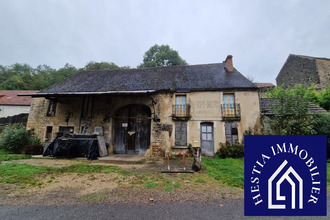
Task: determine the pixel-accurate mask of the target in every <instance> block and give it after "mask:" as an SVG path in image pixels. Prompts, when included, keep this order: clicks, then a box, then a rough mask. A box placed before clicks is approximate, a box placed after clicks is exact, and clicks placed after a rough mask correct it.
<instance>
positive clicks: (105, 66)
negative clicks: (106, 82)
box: [83, 61, 120, 70]
mask: <svg viewBox="0 0 330 220" xmlns="http://www.w3.org/2000/svg"><path fill="white" fill-rule="evenodd" d="M83 69H85V70H115V69H120V67H119V66H117V65H116V64H115V63H113V62H110V63H108V62H94V61H91V62H89V63H87V64H86V66H85V67H84V68H83Z"/></svg>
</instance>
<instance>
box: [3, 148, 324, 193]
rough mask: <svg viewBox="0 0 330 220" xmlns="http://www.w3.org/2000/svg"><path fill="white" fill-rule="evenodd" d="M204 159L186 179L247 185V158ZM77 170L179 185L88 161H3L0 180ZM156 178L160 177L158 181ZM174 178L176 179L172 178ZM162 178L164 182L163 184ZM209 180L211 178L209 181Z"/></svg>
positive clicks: (30, 181)
mask: <svg viewBox="0 0 330 220" xmlns="http://www.w3.org/2000/svg"><path fill="white" fill-rule="evenodd" d="M28 158H31V156H29V155H11V154H8V153H7V152H5V151H3V150H0V162H2V161H8V160H18V159H28ZM202 163H203V165H204V166H205V167H206V172H205V171H204V172H200V173H199V174H198V175H196V176H191V177H189V178H187V177H186V179H187V180H188V179H189V181H191V182H196V183H199V184H205V183H206V182H205V180H207V179H213V180H214V181H215V182H220V183H225V184H227V185H229V186H234V187H239V188H241V189H243V188H244V158H239V159H233V158H226V159H219V158H202ZM73 172H74V173H78V174H93V173H104V174H107V173H112V172H116V173H118V174H121V175H124V176H127V175H128V176H129V175H134V176H139V179H140V180H141V184H144V185H145V187H146V188H154V187H163V188H164V189H165V191H171V190H172V189H175V188H179V187H180V185H176V184H175V183H174V182H173V183H172V182H171V180H172V179H171V178H169V179H168V178H163V177H162V176H161V175H153V178H154V180H152V181H151V180H150V178H148V177H149V175H141V174H138V173H133V172H128V171H124V170H122V169H120V168H117V167H113V166H106V165H88V164H76V165H71V166H67V167H62V168H52V167H43V166H33V165H29V164H15V163H11V164H1V165H0V182H3V183H14V184H18V185H22V186H28V185H36V184H39V183H38V178H39V179H40V177H42V176H43V175H53V174H54V175H60V174H62V173H73ZM327 173H328V175H327V185H328V186H330V163H327ZM156 180H157V181H156ZM173 180H175V179H173ZM162 182H163V184H161V183H162ZM207 182H208V181H207Z"/></svg>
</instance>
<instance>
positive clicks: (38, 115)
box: [27, 56, 260, 156]
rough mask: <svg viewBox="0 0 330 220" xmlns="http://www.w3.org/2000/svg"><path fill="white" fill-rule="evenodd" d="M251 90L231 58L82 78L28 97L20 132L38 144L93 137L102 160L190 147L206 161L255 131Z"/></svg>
mask: <svg viewBox="0 0 330 220" xmlns="http://www.w3.org/2000/svg"><path fill="white" fill-rule="evenodd" d="M258 90H259V89H258V87H257V86H256V85H254V84H253V83H252V82H250V81H249V80H248V79H247V78H245V77H244V76H243V75H242V74H241V73H240V72H238V71H237V70H236V69H235V68H234V67H233V62H232V56H228V57H227V59H226V61H224V62H223V63H216V64H205V65H186V66H169V67H155V68H144V69H119V70H100V71H82V72H80V73H77V74H76V75H74V76H72V77H70V78H69V79H67V80H65V81H63V82H61V83H59V84H56V85H54V86H52V87H50V88H48V89H46V90H43V91H41V92H39V93H36V94H31V96H32V98H33V104H32V107H31V112H30V115H29V119H28V124H27V129H34V131H35V133H36V134H37V135H38V136H39V137H40V138H41V139H42V140H43V141H50V140H52V139H54V137H55V136H56V135H58V134H59V133H61V134H66V133H75V134H99V135H102V136H104V139H105V141H106V142H108V143H109V146H108V152H109V153H117V154H130V153H136V154H144V153H146V152H147V154H152V155H158V156H163V155H164V154H165V152H166V151H168V152H183V151H187V150H188V146H190V145H193V146H201V148H202V154H203V155H207V156H213V155H214V153H215V152H216V151H217V150H218V149H219V147H220V145H219V143H220V142H226V141H229V142H234V141H240V140H241V139H242V136H243V133H244V131H245V130H247V129H249V128H252V129H258V128H259V125H260V107H259V97H258Z"/></svg>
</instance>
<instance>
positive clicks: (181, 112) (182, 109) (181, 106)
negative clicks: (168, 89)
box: [175, 95, 187, 117]
mask: <svg viewBox="0 0 330 220" xmlns="http://www.w3.org/2000/svg"><path fill="white" fill-rule="evenodd" d="M175 111H176V112H175V113H176V114H175V115H176V116H178V117H180V116H183V117H184V116H186V115H187V97H186V95H176V96H175Z"/></svg>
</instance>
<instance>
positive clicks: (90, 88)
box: [41, 63, 258, 94]
mask: <svg viewBox="0 0 330 220" xmlns="http://www.w3.org/2000/svg"><path fill="white" fill-rule="evenodd" d="M224 67H225V63H216V64H204V65H190V66H189V65H186V66H170V67H154V68H143V69H119V70H99V71H82V72H80V73H77V74H76V75H74V76H72V77H70V78H69V79H67V80H65V81H64V82H61V83H59V84H56V85H54V86H52V87H50V88H49V89H46V90H43V91H42V92H41V93H43V94H59V93H61V94H65V93H73V92H76V93H79V92H84V93H86V92H91V93H93V92H94V93H95V92H111V91H139V90H154V91H170V90H171V91H186V90H188V91H211V90H231V89H235V90H258V87H257V86H256V85H254V84H253V83H252V82H251V81H249V80H248V79H247V78H245V77H244V76H243V75H242V74H241V73H240V72H238V71H237V70H236V69H235V70H234V72H232V73H228V72H227V71H226V70H225V69H224Z"/></svg>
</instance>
